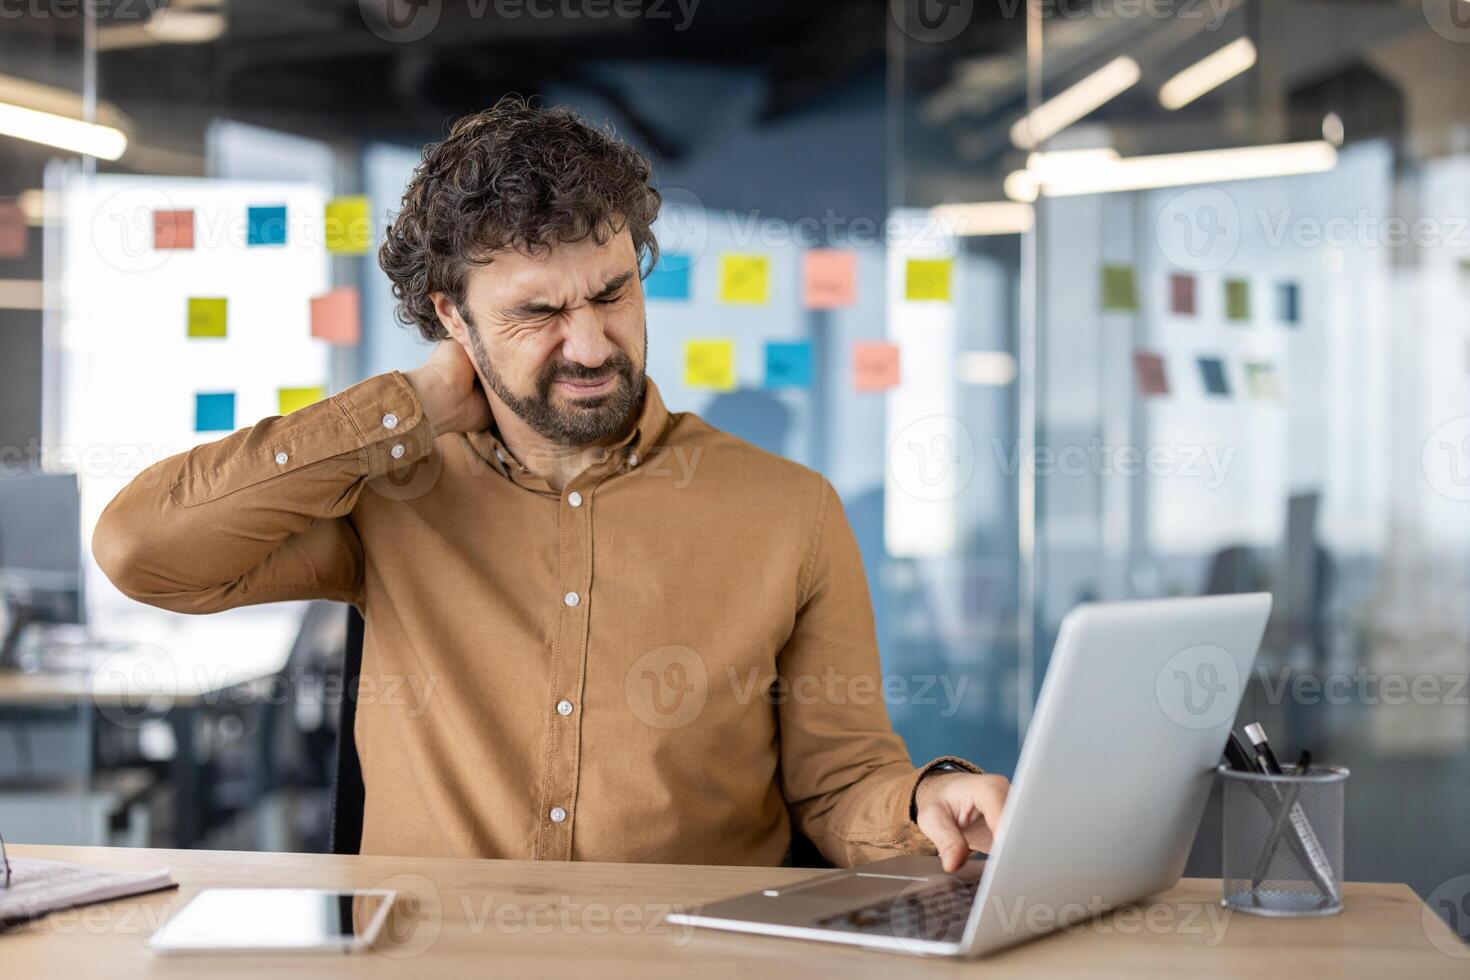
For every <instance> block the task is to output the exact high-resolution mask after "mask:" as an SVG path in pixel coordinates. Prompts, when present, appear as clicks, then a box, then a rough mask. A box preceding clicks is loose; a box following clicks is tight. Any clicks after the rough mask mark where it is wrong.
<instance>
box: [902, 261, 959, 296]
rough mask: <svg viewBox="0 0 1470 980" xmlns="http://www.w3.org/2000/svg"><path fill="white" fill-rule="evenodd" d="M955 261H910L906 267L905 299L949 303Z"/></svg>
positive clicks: (904, 281)
mask: <svg viewBox="0 0 1470 980" xmlns="http://www.w3.org/2000/svg"><path fill="white" fill-rule="evenodd" d="M953 271H954V259H909V260H908V262H907V263H906V264H905V266H904V280H903V298H904V299H906V300H910V301H918V302H924V301H927V300H932V301H937V302H940V303H948V302H949V283H950V279H951V278H952V275H951V274H952V273H953Z"/></svg>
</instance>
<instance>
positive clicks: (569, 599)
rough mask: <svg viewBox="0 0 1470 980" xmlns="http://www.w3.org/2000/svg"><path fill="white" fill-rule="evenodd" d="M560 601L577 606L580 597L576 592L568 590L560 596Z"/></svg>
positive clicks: (579, 603)
mask: <svg viewBox="0 0 1470 980" xmlns="http://www.w3.org/2000/svg"><path fill="white" fill-rule="evenodd" d="M561 601H562V602H565V603H566V604H567V605H569V606H578V605H581V603H582V597H581V596H579V595H577V593H575V592H568V593H567V594H566V595H564V596H562V599H561Z"/></svg>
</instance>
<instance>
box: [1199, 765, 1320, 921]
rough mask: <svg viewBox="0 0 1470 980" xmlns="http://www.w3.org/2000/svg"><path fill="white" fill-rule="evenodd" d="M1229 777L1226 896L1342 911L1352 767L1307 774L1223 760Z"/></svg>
mask: <svg viewBox="0 0 1470 980" xmlns="http://www.w3.org/2000/svg"><path fill="white" fill-rule="evenodd" d="M1219 773H1220V778H1222V779H1223V780H1225V841H1224V873H1223V877H1224V885H1225V896H1224V904H1225V905H1226V906H1227V907H1228V908H1232V909H1235V910H1236V911H1238V912H1248V913H1250V914H1252V915H1274V916H1307V915H1336V914H1337V913H1338V912H1341V911H1342V822H1343V796H1344V789H1345V787H1346V786H1347V778H1348V771H1347V770H1346V769H1340V768H1334V767H1325V766H1324V767H1314V768H1312V769H1309V770H1308V771H1307V772H1306V773H1304V774H1303V775H1300V776H1298V775H1293V774H1291V773H1286V774H1284V775H1280V776H1268V775H1265V774H1264V773H1253V772H1238V771H1236V770H1234V769H1231V768H1230V767H1228V766H1221V767H1220V768H1219Z"/></svg>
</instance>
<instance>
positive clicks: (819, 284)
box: [801, 248, 857, 310]
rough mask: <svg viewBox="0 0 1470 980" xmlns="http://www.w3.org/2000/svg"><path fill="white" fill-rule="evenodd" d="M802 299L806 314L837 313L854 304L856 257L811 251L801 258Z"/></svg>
mask: <svg viewBox="0 0 1470 980" xmlns="http://www.w3.org/2000/svg"><path fill="white" fill-rule="evenodd" d="M801 296H802V302H803V303H804V304H805V305H806V308H807V309H809V310H836V309H841V308H842V307H844V306H852V305H853V304H854V303H856V302H857V253H856V252H854V251H853V250H852V249H850V248H813V249H808V250H807V251H806V252H805V253H803V255H802V257H801Z"/></svg>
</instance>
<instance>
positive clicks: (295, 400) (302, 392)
mask: <svg viewBox="0 0 1470 980" xmlns="http://www.w3.org/2000/svg"><path fill="white" fill-rule="evenodd" d="M325 397H327V389H325V388H322V387H315V388H277V389H276V398H277V401H278V402H279V404H280V410H281V411H280V414H282V415H290V414H291V413H292V412H294V411H296V410H297V409H298V408H305V407H306V406H308V405H315V404H316V403H317V402H319V401H321V400H322V399H323V398H325Z"/></svg>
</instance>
